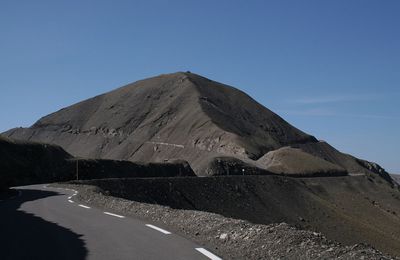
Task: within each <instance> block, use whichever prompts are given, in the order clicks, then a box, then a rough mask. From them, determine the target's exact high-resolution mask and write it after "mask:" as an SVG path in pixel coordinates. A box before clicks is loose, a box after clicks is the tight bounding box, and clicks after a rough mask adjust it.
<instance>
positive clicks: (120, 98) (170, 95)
mask: <svg viewBox="0 0 400 260" xmlns="http://www.w3.org/2000/svg"><path fill="white" fill-rule="evenodd" d="M4 135H5V136H8V137H12V138H15V139H19V140H26V141H28V140H29V141H39V142H45V143H51V144H57V145H59V146H61V147H63V148H64V149H65V150H66V151H67V152H69V153H70V154H72V155H74V156H79V157H90V158H103V159H118V160H130V161H142V162H165V161H168V160H171V159H182V160H185V161H188V162H189V164H190V165H191V167H192V168H193V169H194V171H195V172H196V174H197V175H207V174H209V173H213V174H227V172H223V173H221V172H217V171H221V170H222V171H223V170H224V168H223V167H220V168H219V169H218V170H216V169H212V167H213V165H216V164H215V160H216V158H222V159H223V160H225V159H227V160H228V161H229V162H234V161H235V162H237V161H238V160H239V161H242V162H243V163H245V164H246V165H253V166H254V165H257V166H258V167H261V168H262V167H263V166H262V165H260V164H257V160H258V159H259V158H261V157H263V156H264V155H265V154H266V153H268V152H270V151H273V150H276V149H279V148H281V147H285V146H292V147H296V148H300V149H302V150H303V151H304V152H307V153H310V154H312V155H313V156H316V157H319V158H320V159H323V160H326V161H328V162H330V163H333V164H336V165H338V166H339V167H341V168H343V169H345V170H346V171H348V172H357V173H358V172H361V173H366V174H373V175H376V174H379V175H380V176H382V177H384V178H386V179H387V180H389V181H390V177H389V175H388V174H387V173H386V172H385V171H384V170H383V169H382V168H380V167H379V166H377V165H375V164H370V163H368V162H364V161H362V160H358V159H356V158H354V157H352V156H349V155H345V154H342V153H340V152H339V151H337V150H335V149H334V148H333V147H331V146H329V145H328V144H326V143H321V142H318V140H317V139H316V138H315V137H313V136H311V135H309V134H306V133H304V132H302V131H300V130H299V129H297V128H295V127H293V126H291V125H290V124H289V123H287V122H286V121H285V120H283V119H282V118H281V117H279V116H278V115H277V114H275V113H273V112H272V111H271V110H269V109H267V108H265V107H264V106H262V105H261V104H259V103H257V102H256V101H255V100H254V99H252V98H251V97H250V96H248V95H247V94H245V93H244V92H242V91H240V90H238V89H236V88H233V87H231V86H227V85H224V84H221V83H218V82H215V81H212V80H209V79H207V78H204V77H202V76H199V75H196V74H193V73H183V72H178V73H173V74H166V75H160V76H157V77H153V78H149V79H145V80H140V81H137V82H135V83H132V84H129V85H127V86H124V87H121V88H118V89H116V90H114V91H111V92H108V93H105V94H102V95H99V96H96V97H93V98H90V99H88V100H85V101H82V102H80V103H77V104H75V105H72V106H69V107H66V108H63V109H61V110H60V111H58V112H55V113H52V114H50V115H48V116H45V117H43V118H41V119H40V120H39V121H37V122H36V123H35V124H34V125H33V126H31V127H29V128H15V129H11V130H9V131H7V132H6V133H4ZM224 158H225V159H224ZM307 158H312V157H307ZM242 162H240V163H238V165H242ZM294 166H295V165H294ZM210 167H211V168H210ZM264 170H266V169H264Z"/></svg>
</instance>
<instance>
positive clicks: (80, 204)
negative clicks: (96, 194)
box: [78, 204, 90, 209]
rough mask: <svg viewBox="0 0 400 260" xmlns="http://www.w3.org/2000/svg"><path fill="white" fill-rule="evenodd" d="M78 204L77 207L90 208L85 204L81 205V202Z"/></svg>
mask: <svg viewBox="0 0 400 260" xmlns="http://www.w3.org/2000/svg"><path fill="white" fill-rule="evenodd" d="M78 206H79V207H82V208H85V209H90V207H88V206H85V205H82V204H79V205H78Z"/></svg>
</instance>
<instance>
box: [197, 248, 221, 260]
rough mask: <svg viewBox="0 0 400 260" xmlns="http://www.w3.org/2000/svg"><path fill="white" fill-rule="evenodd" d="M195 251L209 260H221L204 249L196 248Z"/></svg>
mask: <svg viewBox="0 0 400 260" xmlns="http://www.w3.org/2000/svg"><path fill="white" fill-rule="evenodd" d="M196 250H197V251H199V252H200V253H202V254H203V255H205V256H207V257H208V258H210V259H211V260H222V258H220V257H218V256H216V255H214V254H213V253H211V252H210V251H207V250H206V249H204V248H201V247H199V248H196Z"/></svg>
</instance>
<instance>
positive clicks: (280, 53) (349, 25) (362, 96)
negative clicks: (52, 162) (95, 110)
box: [0, 0, 400, 173]
mask: <svg viewBox="0 0 400 260" xmlns="http://www.w3.org/2000/svg"><path fill="white" fill-rule="evenodd" d="M399 14H400V1H397V0H392V1H390V0H385V1H381V0H376V1H369V0H336V1H333V0H330V1H328V0H326V1H321V0H315V1H297V0H293V1H284V0H276V1H267V0H264V1H218V0H212V1H211V0H210V1H208V0H203V1H188V0H186V1H183V0H182V1H172V0H171V1H169V0H168V1H166V0H162V1H161V0H160V1H151V0H146V1H111V0H110V1H100V0H96V1H90V0H87V1H77V0H68V1H54V0H48V1H41V0H35V1H32V0H26V1H22V0H21V1H14V0H4V1H1V2H0V88H1V96H0V104H1V109H0V118H1V120H0V131H5V130H7V129H9V128H12V127H16V126H29V125H31V124H32V123H34V122H35V121H36V120H37V119H39V118H40V117H41V116H44V115H46V114H48V113H51V112H54V111H56V110H58V109H60V108H62V107H65V106H68V105H70V104H72V103H75V102H77V101H80V100H82V99H86V98H89V97H92V96H94V95H97V94H100V93H103V92H105V91H108V90H111V89H113V88H116V87H119V86H121V85H124V84H126V83H129V82H132V81H136V80H138V79H142V78H145V77H148V76H153V75H158V74H161V73H169V72H176V71H186V70H190V71H192V72H195V73H198V74H201V75H204V76H206V77H209V78H211V79H214V80H217V81H220V82H224V83H227V84H230V85H233V86H236V87H238V88H240V89H242V90H244V91H245V92H247V93H249V94H250V95H251V96H252V97H254V98H255V99H256V100H257V101H259V102H260V103H262V104H263V105H265V106H266V107H268V108H270V109H272V110H273V111H275V112H277V113H278V114H279V115H281V116H282V117H283V118H285V119H286V120H287V121H289V122H290V123H292V124H293V125H295V126H296V127H298V128H300V129H302V130H304V131H306V132H308V133H310V134H313V135H315V136H316V137H317V138H319V139H323V140H326V141H328V142H330V143H331V144H332V145H334V146H335V147H337V148H338V149H340V150H341V151H344V152H347V153H351V154H354V155H356V156H359V157H362V158H365V159H368V160H372V161H376V162H378V163H379V164H381V165H382V166H383V167H385V168H386V169H387V170H389V171H391V172H399V173H400V158H399V148H400V137H399V133H400V101H399V99H400V15H399Z"/></svg>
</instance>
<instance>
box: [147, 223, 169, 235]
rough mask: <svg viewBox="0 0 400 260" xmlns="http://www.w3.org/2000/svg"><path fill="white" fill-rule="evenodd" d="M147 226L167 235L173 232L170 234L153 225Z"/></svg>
mask: <svg viewBox="0 0 400 260" xmlns="http://www.w3.org/2000/svg"><path fill="white" fill-rule="evenodd" d="M146 226H148V227H149V228H152V229H155V230H157V231H159V232H161V233H163V234H166V235H169V234H171V232H169V231H167V230H165V229H162V228H159V227H156V226H153V225H151V224H146Z"/></svg>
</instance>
